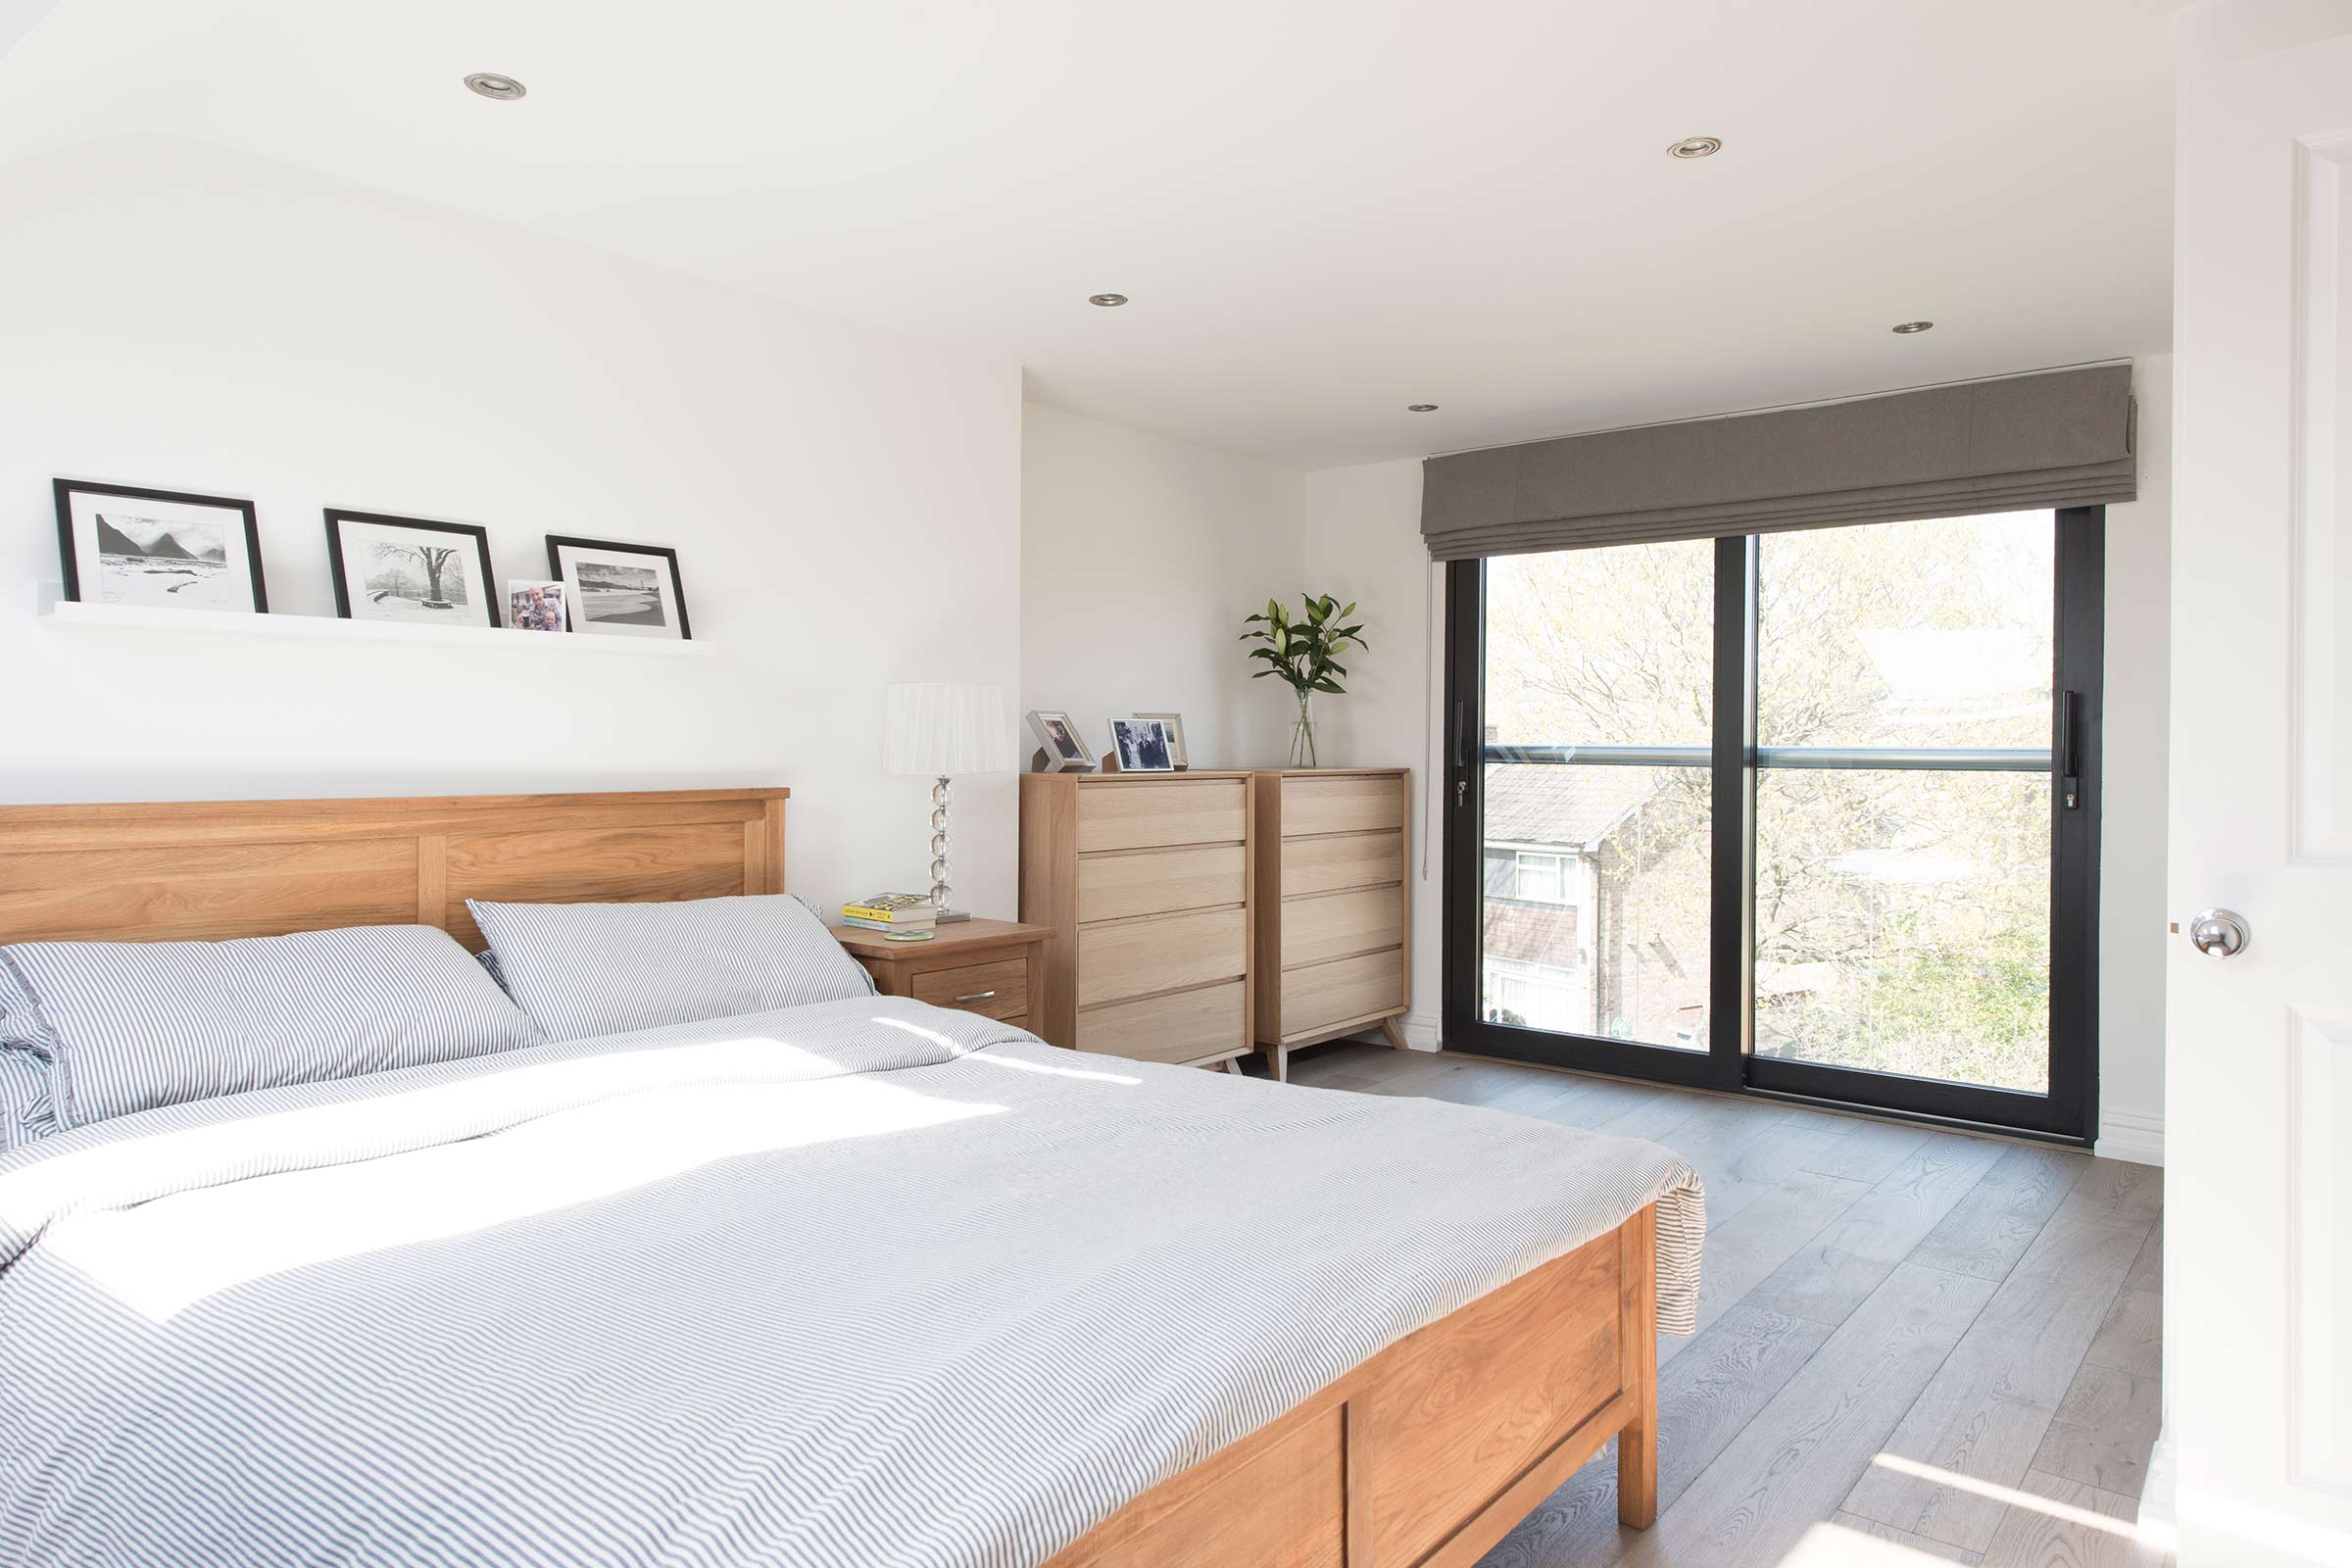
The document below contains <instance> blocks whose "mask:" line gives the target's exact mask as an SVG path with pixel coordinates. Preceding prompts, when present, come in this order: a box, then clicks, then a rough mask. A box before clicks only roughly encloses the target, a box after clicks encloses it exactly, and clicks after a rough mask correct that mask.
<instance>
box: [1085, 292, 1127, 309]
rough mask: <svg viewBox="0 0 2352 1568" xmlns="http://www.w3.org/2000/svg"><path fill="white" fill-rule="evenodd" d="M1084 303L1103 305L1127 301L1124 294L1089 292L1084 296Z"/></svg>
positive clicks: (1121, 303) (1119, 303)
mask: <svg viewBox="0 0 2352 1568" xmlns="http://www.w3.org/2000/svg"><path fill="white" fill-rule="evenodd" d="M1086 303H1087V304H1089V305H1102V306H1105V307H1107V306H1112V305H1124V304H1126V303H1127V296H1126V295H1124V294H1089V295H1088V296H1087V297H1086Z"/></svg>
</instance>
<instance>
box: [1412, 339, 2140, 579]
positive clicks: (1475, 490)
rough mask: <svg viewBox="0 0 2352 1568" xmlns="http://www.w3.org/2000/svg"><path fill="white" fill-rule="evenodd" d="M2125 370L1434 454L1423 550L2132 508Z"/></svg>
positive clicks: (1448, 555) (1451, 552) (1424, 507)
mask: <svg viewBox="0 0 2352 1568" xmlns="http://www.w3.org/2000/svg"><path fill="white" fill-rule="evenodd" d="M2131 421H2132V409H2131V366H2129V365H2098V366H2091V367H2089V368H2082V369H2071V370H2047V371H2042V372H2039V373H2036V374H2033V375H2017V376H2008V377H2004V378H2002V379H1999V380H1992V381H1971V382H1966V383H1962V384H1960V385H1956V386H1939V387H1929V388H1926V389H1924V390H1921V391H1916V392H1891V393H1888V394H1887V395H1886V396H1884V397H1874V398H1857V399H1854V400H1852V401H1849V402H1844V403H1832V404H1824V405H1819V406H1816V407H1812V408H1802V409H1782V410H1777V411H1775V412H1772V413H1768V414H1742V415H1733V416H1729V417H1723V418H1714V419H1692V420H1687V421H1684V422H1681V423H1676V424H1655V425H1645V426H1642V427H1641V428H1639V429H1631V430H1604V431H1601V432H1599V433H1597V434H1593V435H1573V436H1563V437H1561V438H1560V439H1558V440H1556V441H1528V442H1523V443H1521V444H1520V445H1518V446H1508V447H1490V448H1488V449H1486V450H1485V451H1481V452H1459V453H1454V454H1452V455H1450V456H1446V457H1438V458H1431V459H1429V460H1428V462H1427V463H1425V464H1424V465H1423V466H1422V486H1421V536H1422V538H1423V540H1424V541H1425V542H1426V543H1427V544H1428V546H1429V553H1430V556H1431V558H1432V559H1434V560H1437V561H1462V560H1468V559H1471V558H1473V557H1477V556H1509V555H1524V554H1527V553H1529V552H1531V551H1539V550H1578V549H1585V548H1588V547H1591V546H1593V545H1615V544H1632V543H1637V542H1640V541H1642V540H1651V539H1706V538H1715V537H1718V536H1720V535H1724V534H1744V533H1777V532H1784V531H1786V530H1789V529H1792V528H1821V527H1829V526H1832V525H1835V524H1838V523H1852V522H1893V521H1896V520H1898V519H1901V518H1905V517H1952V516H1964V515H1968V514H1971V513H1980V512H2024V511H2029V510H2033V509H2036V508H2041V507H2087V506H2099V505H2104V504H2106V503H2108V502H2115V501H2130V500H2131V498H2132V496H2133V494H2134V493H2135V485H2136V480H2135V476H2134V472H2133V466H2132V457H2131V443H2132V427H2131Z"/></svg>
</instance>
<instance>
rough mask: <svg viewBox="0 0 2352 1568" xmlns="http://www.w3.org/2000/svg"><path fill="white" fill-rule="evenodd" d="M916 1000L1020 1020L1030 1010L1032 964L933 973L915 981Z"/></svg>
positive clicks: (1011, 962)
mask: <svg viewBox="0 0 2352 1568" xmlns="http://www.w3.org/2000/svg"><path fill="white" fill-rule="evenodd" d="M914 1000H915V1001H917V1002H928V1003H930V1004H931V1005H934V1006H939V1007H960V1008H962V1009H963V1010H964V1011H965V1012H976V1013H979V1014H981V1015H982V1016H983V1017H989V1018H1003V1019H1005V1020H1007V1021H1010V1020H1013V1019H1017V1018H1019V1017H1021V1016H1023V1015H1024V1014H1026V1013H1027V1012H1028V1010H1029V960H1028V959H1026V958H1007V959H1005V961H1003V962H1001V963H973V964H966V965H964V966H963V967H962V968H958V969H930V970H925V971H923V972H922V973H919V974H917V975H916V976H915V977H914Z"/></svg>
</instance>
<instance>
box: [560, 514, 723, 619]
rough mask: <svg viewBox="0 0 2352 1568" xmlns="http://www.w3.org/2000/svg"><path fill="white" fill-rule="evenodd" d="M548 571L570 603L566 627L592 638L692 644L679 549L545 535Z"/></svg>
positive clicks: (611, 540)
mask: <svg viewBox="0 0 2352 1568" xmlns="http://www.w3.org/2000/svg"><path fill="white" fill-rule="evenodd" d="M547 574H548V575H549V576H551V577H555V578H558V579H560V580H561V581H562V582H563V583H564V586H565V588H566V589H567V590H568V598H569V599H570V602H571V629H572V630H573V631H575V632H582V633H586V634H587V635H589V636H594V637H642V638H658V639H666V640H668V641H671V642H692V641H693V640H694V626H693V623H692V622H690V621H689V620H688V619H687V618H686V583H685V579H684V578H682V577H681V576H680V575H679V574H678V553H677V552H676V551H675V550H673V549H671V548H670V547H669V546H667V545H641V544H630V543H628V542H626V541H624V540H618V539H581V538H575V537H573V536H572V535H570V534H558V533H551V534H549V535H548V536H547Z"/></svg>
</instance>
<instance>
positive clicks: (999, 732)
mask: <svg viewBox="0 0 2352 1568" xmlns="http://www.w3.org/2000/svg"><path fill="white" fill-rule="evenodd" d="M885 715H886V718H885V723H884V727H883V740H882V750H883V760H884V765H885V766H887V767H888V768H889V769H890V771H891V772H893V773H914V774H919V775H921V776H922V777H924V778H938V777H941V776H942V775H947V776H954V777H960V776H962V775H964V774H967V773H1003V772H1006V771H1008V770H1009V769H1010V768H1011V767H1012V736H1011V734H1010V732H1009V730H1008V729H1007V727H1006V726H1007V725H1008V724H1009V722H1010V718H1009V715H1008V713H1007V711H1006V709H1005V688H1004V687H1002V686H982V685H973V684H969V683H965V682H960V681H907V682H902V683H900V684H898V685H894V686H892V687H891V688H890V698H889V702H888V704H887V705H886V708H885Z"/></svg>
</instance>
